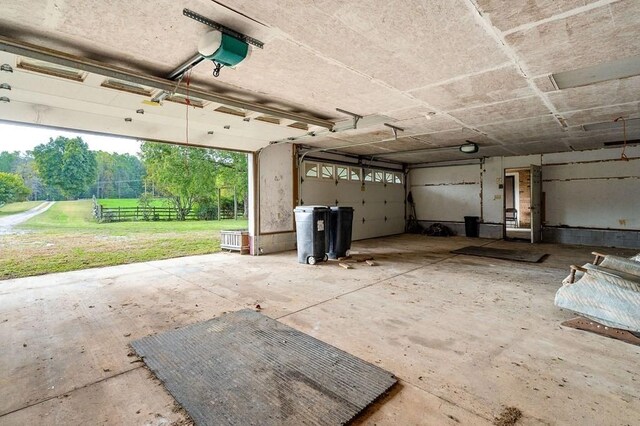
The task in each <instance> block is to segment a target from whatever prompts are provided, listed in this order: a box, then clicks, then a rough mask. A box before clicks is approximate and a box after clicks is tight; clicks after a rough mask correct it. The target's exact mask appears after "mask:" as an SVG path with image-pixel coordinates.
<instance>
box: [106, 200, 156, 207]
mask: <svg viewBox="0 0 640 426" xmlns="http://www.w3.org/2000/svg"><path fill="white" fill-rule="evenodd" d="M139 202H140V200H139V199H138V198H101V199H99V200H98V203H100V204H101V205H102V207H107V208H113V207H138V206H139ZM151 205H152V206H156V207H166V206H167V200H166V198H154V199H153V200H151Z"/></svg>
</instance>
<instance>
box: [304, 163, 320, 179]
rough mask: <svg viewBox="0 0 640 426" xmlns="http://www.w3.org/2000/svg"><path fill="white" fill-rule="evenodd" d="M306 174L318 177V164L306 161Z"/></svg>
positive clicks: (306, 175)
mask: <svg viewBox="0 0 640 426" xmlns="http://www.w3.org/2000/svg"><path fill="white" fill-rule="evenodd" d="M304 175H305V177H314V178H317V177H318V164H316V163H304Z"/></svg>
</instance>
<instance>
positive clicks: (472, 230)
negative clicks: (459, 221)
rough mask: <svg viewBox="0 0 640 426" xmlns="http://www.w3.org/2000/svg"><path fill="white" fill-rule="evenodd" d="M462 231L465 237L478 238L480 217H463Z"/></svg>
mask: <svg viewBox="0 0 640 426" xmlns="http://www.w3.org/2000/svg"><path fill="white" fill-rule="evenodd" d="M464 233H465V235H466V236H467V237H471V238H478V235H480V218H479V217H478V216H465V217H464Z"/></svg>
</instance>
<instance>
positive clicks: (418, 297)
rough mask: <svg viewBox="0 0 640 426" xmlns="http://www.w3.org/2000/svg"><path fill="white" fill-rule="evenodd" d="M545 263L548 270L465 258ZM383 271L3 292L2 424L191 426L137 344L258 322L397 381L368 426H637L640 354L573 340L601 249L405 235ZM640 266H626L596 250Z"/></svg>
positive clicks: (251, 266)
mask: <svg viewBox="0 0 640 426" xmlns="http://www.w3.org/2000/svg"><path fill="white" fill-rule="evenodd" d="M472 243H473V244H490V246H491V247H509V248H520V249H525V250H535V251H543V252H546V253H549V254H550V256H549V257H548V258H547V259H546V260H545V261H544V262H543V263H541V264H528V263H517V262H509V261H501V260H497V259H488V258H479V257H468V256H460V255H452V254H450V253H449V251H450V250H452V249H456V248H460V247H463V246H466V245H469V244H472ZM354 250H355V251H358V252H360V253H371V254H373V256H375V259H376V260H377V261H378V262H379V266H376V267H369V266H366V265H362V264H358V265H356V267H355V268H354V269H351V270H345V269H342V268H340V267H339V266H337V265H336V264H322V265H318V266H306V265H300V264H297V263H296V260H295V254H294V253H292V252H289V253H283V254H278V255H269V256H262V257H249V256H240V255H238V254H229V253H220V254H215V255H207V256H196V257H188V258H181V259H173V260H165V261H156V262H147V263H140V264H134V265H125V266H117V267H110V268H102V269H92V270H84V271H76V272H70V273H63V274H54V275H47V276H41V277H34V278H24V279H17V280H9V281H4V282H2V283H0V300H1V303H0V341H1V342H2V351H1V353H0V371H2V377H0V424H2V425H24V424H123V425H124V424H126V425H131V424H140V425H142V424H145V425H166V424H183V420H184V417H183V415H182V414H181V413H180V412H179V410H177V409H176V407H175V406H174V403H173V399H172V398H171V397H170V396H169V395H168V394H167V393H166V391H165V390H164V388H163V387H162V385H161V384H159V383H158V382H157V381H156V380H154V379H153V378H151V377H150V375H149V373H148V372H147V371H146V370H145V368H144V367H143V366H142V365H141V364H140V363H139V362H135V358H134V357H131V356H127V355H128V353H129V351H130V350H129V348H128V346H127V345H128V343H129V342H130V341H132V340H134V339H137V338H140V337H142V336H146V335H149V334H151V333H159V332H162V331H165V330H168V329H172V328H174V327H180V326H183V325H185V324H189V323H193V322H197V321H202V320H206V319H209V318H211V317H214V316H217V315H220V314H221V313H223V312H227V311H232V310H237V309H241V308H246V307H253V306H255V304H256V303H259V304H260V305H261V306H262V308H263V311H262V312H263V313H265V314H266V315H269V316H271V317H273V318H278V319H279V320H280V321H282V322H284V323H286V324H288V325H290V326H293V327H295V328H297V329H300V330H302V331H304V332H307V333H309V334H311V335H313V336H315V337H317V338H319V339H321V340H323V341H325V342H328V343H330V344H332V345H335V346H337V347H339V348H341V349H343V350H345V351H347V352H350V353H352V354H354V355H356V356H359V357H361V358H364V359H365V360H367V361H370V362H373V363H376V364H377V365H380V366H381V367H383V368H386V369H388V370H390V371H392V372H393V373H395V374H396V375H397V376H398V377H399V378H400V385H399V386H398V387H397V388H395V390H394V391H393V392H392V393H391V394H390V395H388V396H387V397H385V398H384V399H383V400H382V401H381V402H379V403H377V404H375V405H374V406H373V407H371V408H370V409H369V410H367V411H366V412H365V413H364V415H363V416H362V418H360V419H359V421H358V422H356V423H357V424H378V425H410V424H437V425H441V424H459V423H462V424H473V425H477V424H480V425H481V424H490V423H491V422H492V421H493V418H494V416H496V415H497V414H498V413H499V412H500V411H501V410H502V408H503V407H505V406H515V407H517V408H519V409H520V410H522V412H523V413H524V417H523V419H522V420H521V421H520V423H519V424H528V425H531V424H576V425H585V424H594V425H595V424H598V425H608V424H610V425H625V424H628V425H635V424H640V399H639V395H640V371H639V369H638V359H639V357H638V356H639V355H640V347H637V346H632V345H629V344H625V343H622V342H619V341H615V340H611V339H606V338H603V337H599V336H595V335H593V334H589V333H585V332H581V331H577V330H573V329H566V328H563V327H560V322H561V321H563V320H565V319H568V318H571V317H573V315H571V313H569V312H563V311H560V310H559V309H557V308H555V307H554V306H553V297H554V293H555V291H556V289H557V288H558V287H559V286H560V281H561V280H562V278H564V277H565V276H566V275H567V273H568V268H567V265H569V264H571V263H577V264H581V263H584V262H587V261H589V260H590V259H591V256H590V254H589V253H590V252H591V250H593V248H590V247H572V246H560V245H551V244H540V245H530V244H527V243H513V242H504V241H491V240H482V239H475V240H473V241H472V240H470V239H466V238H463V237H450V238H429V237H424V236H416V235H401V236H395V237H389V238H382V239H374V240H366V241H360V242H357V243H355V244H354ZM599 250H601V251H604V252H608V253H614V252H615V253H619V254H622V255H627V256H628V255H630V254H631V253H632V252H631V251H629V250H616V249H603V248H601V249H599Z"/></svg>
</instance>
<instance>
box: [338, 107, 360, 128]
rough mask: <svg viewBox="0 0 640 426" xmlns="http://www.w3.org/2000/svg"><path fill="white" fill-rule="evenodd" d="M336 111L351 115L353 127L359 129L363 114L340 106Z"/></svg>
mask: <svg viewBox="0 0 640 426" xmlns="http://www.w3.org/2000/svg"><path fill="white" fill-rule="evenodd" d="M336 111H338V112H340V113H342V114H345V115H350V116H351V117H352V118H353V128H354V129H357V128H358V121H360V119H361V118H362V116H361V115H359V114H356V113H354V112H350V111H345V110H343V109H340V108H336Z"/></svg>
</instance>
